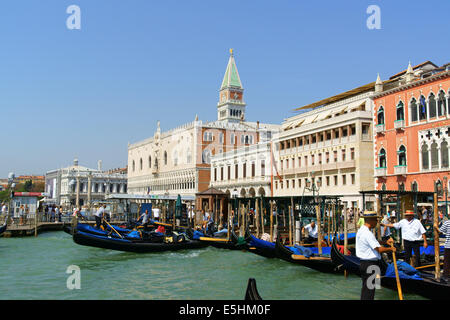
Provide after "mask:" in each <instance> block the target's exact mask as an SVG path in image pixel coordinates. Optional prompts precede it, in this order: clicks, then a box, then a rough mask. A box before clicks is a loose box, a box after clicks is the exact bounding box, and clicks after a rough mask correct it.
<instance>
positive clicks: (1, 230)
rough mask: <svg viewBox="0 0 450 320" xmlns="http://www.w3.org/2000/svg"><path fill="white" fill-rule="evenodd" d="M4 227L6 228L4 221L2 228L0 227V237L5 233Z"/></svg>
mask: <svg viewBox="0 0 450 320" xmlns="http://www.w3.org/2000/svg"><path fill="white" fill-rule="evenodd" d="M6 227H7V226H6V221H5V223H4V224H3V225H2V226H0V235H1V234H2V233H3V232H5V231H6Z"/></svg>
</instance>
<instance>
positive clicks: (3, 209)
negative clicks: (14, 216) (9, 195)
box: [2, 203, 8, 220]
mask: <svg viewBox="0 0 450 320" xmlns="http://www.w3.org/2000/svg"><path fill="white" fill-rule="evenodd" d="M2 216H4V217H5V220H6V219H7V217H8V208H7V207H6V204H5V203H2Z"/></svg>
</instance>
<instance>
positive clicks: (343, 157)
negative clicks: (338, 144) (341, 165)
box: [342, 149, 346, 161]
mask: <svg viewBox="0 0 450 320" xmlns="http://www.w3.org/2000/svg"><path fill="white" fill-rule="evenodd" d="M345 151H346V150H345V149H342V161H345Z"/></svg>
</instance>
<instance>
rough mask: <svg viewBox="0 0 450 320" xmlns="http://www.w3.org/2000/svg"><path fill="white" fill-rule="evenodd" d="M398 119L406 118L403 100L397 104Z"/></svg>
mask: <svg viewBox="0 0 450 320" xmlns="http://www.w3.org/2000/svg"><path fill="white" fill-rule="evenodd" d="M397 120H405V111H404V108H403V102H402V101H400V102H399V103H398V105H397Z"/></svg>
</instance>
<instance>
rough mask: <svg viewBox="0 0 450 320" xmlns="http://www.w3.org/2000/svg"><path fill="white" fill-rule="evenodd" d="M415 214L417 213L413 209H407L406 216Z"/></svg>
mask: <svg viewBox="0 0 450 320" xmlns="http://www.w3.org/2000/svg"><path fill="white" fill-rule="evenodd" d="M413 215H415V213H414V211H413V210H406V211H405V216H413Z"/></svg>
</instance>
